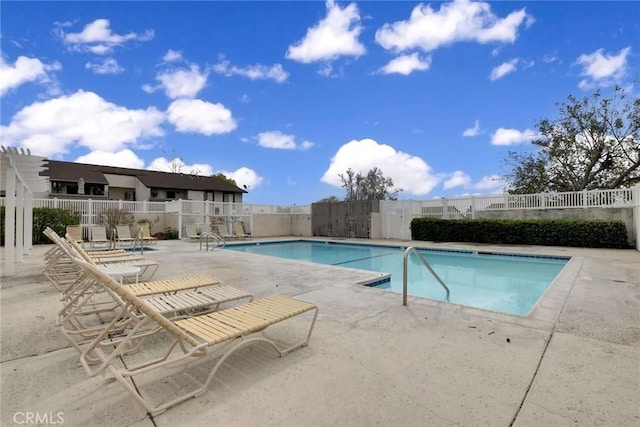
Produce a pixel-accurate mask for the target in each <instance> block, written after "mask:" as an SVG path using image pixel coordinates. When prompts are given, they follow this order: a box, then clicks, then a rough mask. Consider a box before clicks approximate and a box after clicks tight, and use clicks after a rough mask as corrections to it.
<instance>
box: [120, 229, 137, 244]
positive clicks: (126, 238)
mask: <svg viewBox="0 0 640 427" xmlns="http://www.w3.org/2000/svg"><path fill="white" fill-rule="evenodd" d="M116 232H117V233H118V239H117V241H118V246H133V242H135V239H134V238H133V237H131V229H130V228H129V226H128V225H116Z"/></svg>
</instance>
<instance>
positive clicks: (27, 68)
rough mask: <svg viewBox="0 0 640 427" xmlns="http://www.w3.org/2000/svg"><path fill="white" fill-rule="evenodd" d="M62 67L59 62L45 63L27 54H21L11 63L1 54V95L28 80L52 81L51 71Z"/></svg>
mask: <svg viewBox="0 0 640 427" xmlns="http://www.w3.org/2000/svg"><path fill="white" fill-rule="evenodd" d="M61 68H62V65H60V63H58V62H54V63H52V64H45V63H43V62H42V61H40V60H39V59H37V58H28V57H26V56H19V57H18V59H16V62H15V63H14V64H13V65H11V64H7V63H6V62H5V60H4V58H3V57H2V56H0V95H4V94H6V93H7V92H9V91H10V90H12V89H15V88H17V87H18V86H20V85H22V84H24V83H27V82H39V83H51V77H50V72H51V71H58V70H60V69H61Z"/></svg>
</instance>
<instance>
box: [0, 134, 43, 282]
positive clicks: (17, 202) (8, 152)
mask: <svg viewBox="0 0 640 427" xmlns="http://www.w3.org/2000/svg"><path fill="white" fill-rule="evenodd" d="M1 148H2V151H1V152H0V190H3V191H4V193H5V211H4V248H3V251H2V252H3V255H4V256H3V258H4V259H3V264H2V274H1V275H2V276H13V275H15V274H16V266H15V263H16V262H22V261H23V256H24V255H28V254H29V251H31V249H32V248H33V243H32V240H33V198H34V194H41V193H46V192H48V191H49V178H48V177H45V176H40V172H41V171H42V170H44V169H45V165H44V161H45V160H46V158H45V157H39V156H32V155H31V153H30V152H29V151H28V150H27V152H25V151H24V150H22V149H21V150H20V152H19V151H18V149H17V148H15V147H4V146H3V147H1Z"/></svg>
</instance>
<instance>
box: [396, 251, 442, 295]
mask: <svg viewBox="0 0 640 427" xmlns="http://www.w3.org/2000/svg"><path fill="white" fill-rule="evenodd" d="M412 252H413V253H414V254H416V255H417V256H418V259H419V260H420V261H421V262H422V264H423V265H424V266H425V267H426V268H427V270H429V273H431V274H432V275H433V277H435V278H436V280H437V281H438V283H440V285H441V286H442V287H443V288H444V290H445V291H447V302H448V301H449V288H448V287H447V285H445V284H444V282H443V281H442V279H441V278H440V276H438V273H436V272H435V270H434V269H433V268H431V265H429V263H428V262H427V260H426V259H424V257H423V256H422V255H421V254H420V252H418V250H417V249H416V248H415V247H413V246H409V247H408V248H407V249H406V250H405V251H404V258H403V259H402V305H407V287H408V285H407V272H408V267H407V261H408V260H409V255H411V253H412Z"/></svg>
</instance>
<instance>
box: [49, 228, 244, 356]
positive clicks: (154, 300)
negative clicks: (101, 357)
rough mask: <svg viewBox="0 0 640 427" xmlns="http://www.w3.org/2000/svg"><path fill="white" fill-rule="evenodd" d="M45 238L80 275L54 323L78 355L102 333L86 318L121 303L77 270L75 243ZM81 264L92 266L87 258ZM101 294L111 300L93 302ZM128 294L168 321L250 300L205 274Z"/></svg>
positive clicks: (126, 322) (148, 285)
mask: <svg viewBox="0 0 640 427" xmlns="http://www.w3.org/2000/svg"><path fill="white" fill-rule="evenodd" d="M45 234H46V235H47V236H48V237H49V238H50V239H51V240H52V241H53V242H54V243H56V246H58V248H59V249H60V251H61V252H64V253H65V254H66V258H67V259H69V260H71V261H72V263H73V265H74V266H75V267H76V268H78V269H79V270H80V271H81V274H80V275H79V278H80V280H77V281H76V285H75V286H74V288H73V289H71V290H69V289H67V290H65V293H64V295H65V298H63V308H62V310H60V312H59V314H58V322H57V323H58V325H59V326H61V327H62V328H61V329H62V333H63V336H64V337H65V338H66V339H67V340H68V342H69V343H70V344H71V345H72V346H73V347H74V348H75V349H76V350H78V352H81V351H82V348H81V345H82V343H83V342H84V341H86V340H87V339H90V338H93V337H95V336H96V335H98V334H99V333H100V332H101V331H102V330H103V329H104V322H103V321H99V322H97V323H96V322H93V323H91V319H89V320H88V319H87V316H91V317H92V318H93V317H94V316H95V315H96V314H100V315H104V314H105V313H107V312H114V311H115V310H116V309H118V308H121V307H122V306H123V304H124V303H123V302H122V301H121V300H120V298H119V297H117V296H116V295H114V294H113V293H110V291H109V290H108V289H105V288H104V287H103V286H101V285H100V284H99V283H95V281H94V280H91V279H89V278H88V277H87V275H86V273H84V271H83V270H82V269H81V268H80V267H78V266H77V263H76V262H74V260H76V259H81V255H80V253H78V252H77V251H76V250H75V248H74V247H73V246H72V243H73V244H75V245H76V247H77V243H75V242H67V241H65V240H64V239H61V238H60V237H59V236H58V235H57V234H56V233H55V232H54V231H53V230H51V229H50V228H47V230H45ZM85 255H86V253H85ZM83 260H84V261H86V262H89V263H91V264H92V265H94V264H93V263H92V262H91V260H90V258H88V257H86V258H84V259H83ZM103 272H104V271H103ZM96 285H97V286H96ZM104 290H106V291H108V292H107V293H109V295H108V296H110V297H111V299H107V300H104V298H103V300H102V301H100V302H99V303H96V302H95V301H93V299H94V298H95V297H96V296H97V295H100V294H101V293H102V292H101V291H104ZM129 290H130V292H131V293H132V294H134V295H136V296H137V297H145V301H146V302H147V303H149V304H151V305H152V306H153V307H155V309H156V310H158V311H159V312H160V313H162V314H163V315H164V316H168V317H177V316H182V317H184V316H190V315H193V314H194V313H198V314H201V313H208V312H211V311H215V310H218V309H219V308H220V307H221V306H222V305H225V304H227V303H232V302H236V301H239V300H242V299H248V300H249V301H252V300H253V295H252V294H251V293H249V292H246V291H244V290H241V289H237V288H234V287H231V286H225V285H221V284H220V281H219V280H218V279H216V278H215V277H213V276H210V275H207V274H199V275H192V276H187V277H182V278H178V279H171V280H162V281H156V282H145V283H136V284H134V285H131V286H130V287H129ZM89 305H91V308H89V309H87V306H89ZM99 320H104V318H103V317H101V318H100V319H99ZM127 327H129V328H130V327H132V324H131V319H129V320H126V319H123V320H122V321H119V322H118V326H117V328H112V329H118V330H120V331H122V330H124V329H125V328H127Z"/></svg>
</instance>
